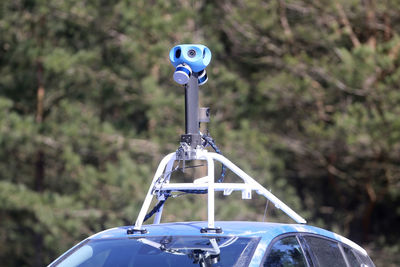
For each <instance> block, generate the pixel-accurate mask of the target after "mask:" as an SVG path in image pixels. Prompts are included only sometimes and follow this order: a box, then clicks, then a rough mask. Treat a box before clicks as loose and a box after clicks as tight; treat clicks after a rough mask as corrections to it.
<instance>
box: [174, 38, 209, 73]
mask: <svg viewBox="0 0 400 267" xmlns="http://www.w3.org/2000/svg"><path fill="white" fill-rule="evenodd" d="M169 59H170V60H171V63H172V65H174V67H175V68H176V67H177V66H178V65H180V64H187V65H189V67H190V68H191V69H192V71H193V72H200V71H202V70H204V69H205V68H206V67H207V66H208V64H210V61H211V51H210V49H208V47H207V46H205V45H201V44H181V45H177V46H175V47H173V48H172V49H171V51H170V52H169Z"/></svg>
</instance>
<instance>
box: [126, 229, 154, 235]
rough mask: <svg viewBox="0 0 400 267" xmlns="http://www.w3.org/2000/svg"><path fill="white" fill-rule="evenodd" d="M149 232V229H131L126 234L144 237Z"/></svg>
mask: <svg viewBox="0 0 400 267" xmlns="http://www.w3.org/2000/svg"><path fill="white" fill-rule="evenodd" d="M148 232H149V231H147V229H135V228H129V229H128V230H126V233H127V234H128V235H133V234H136V233H139V234H142V235H144V234H147V233H148Z"/></svg>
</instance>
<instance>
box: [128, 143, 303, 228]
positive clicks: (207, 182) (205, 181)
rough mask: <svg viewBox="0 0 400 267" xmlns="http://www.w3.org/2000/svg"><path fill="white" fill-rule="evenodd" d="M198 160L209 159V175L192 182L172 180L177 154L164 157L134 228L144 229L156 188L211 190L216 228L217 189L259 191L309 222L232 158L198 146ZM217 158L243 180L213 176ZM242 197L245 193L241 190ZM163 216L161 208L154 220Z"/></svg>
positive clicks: (296, 218) (211, 214)
mask: <svg viewBox="0 0 400 267" xmlns="http://www.w3.org/2000/svg"><path fill="white" fill-rule="evenodd" d="M196 159H197V160H206V161H207V176H206V177H202V178H200V179H197V181H195V182H193V183H170V182H169V180H170V177H171V170H172V168H173V166H174V162H175V160H176V153H175V152H173V153H170V154H168V155H167V156H165V157H164V158H163V159H162V160H161V162H160V164H159V165H158V168H157V171H156V174H155V175H154V178H153V181H152V183H151V186H150V189H149V191H148V192H147V195H146V198H145V201H144V203H143V205H142V208H141V210H140V213H139V216H138V217H137V220H136V223H135V227H134V228H135V229H136V230H141V228H142V224H143V220H144V218H145V216H146V213H147V211H148V209H149V207H150V204H151V200H152V198H153V196H154V195H156V193H157V191H161V190H162V191H166V190H170V191H184V190H206V189H207V190H208V192H207V193H208V199H207V204H208V210H207V215H208V228H215V223H214V221H215V217H214V208H215V207H214V201H215V200H214V195H215V191H224V194H226V195H229V194H230V193H232V191H242V192H245V193H246V194H244V198H251V195H250V197H247V192H251V191H253V190H254V191H256V192H257V194H259V195H262V196H264V197H265V198H267V199H269V201H271V202H272V203H274V205H275V206H276V207H277V208H278V209H281V210H282V211H283V212H284V213H286V214H287V215H288V216H289V217H290V218H292V219H293V220H294V221H296V222H297V223H306V220H305V219H304V218H302V217H301V216H300V215H298V214H297V213H296V212H295V211H293V210H292V209H291V208H289V207H288V206H287V205H286V204H285V203H283V202H282V201H281V200H280V199H278V198H277V197H276V196H274V195H273V194H272V193H271V192H270V191H268V190H267V189H265V188H264V187H263V186H262V185H261V184H259V183H258V182H257V181H256V180H254V179H253V178H252V177H250V176H249V175H248V174H246V173H245V172H244V171H242V170H241V169H240V168H239V167H237V166H236V165H235V164H233V163H232V162H231V161H230V160H228V159H227V158H225V157H224V156H222V155H220V154H217V153H213V152H208V151H207V150H202V149H198V150H197V151H196ZM214 160H216V161H219V162H220V163H222V164H224V165H225V166H226V167H227V168H228V169H230V170H231V171H232V172H234V173H235V174H236V175H238V176H239V177H240V178H241V179H242V180H243V182H244V183H215V180H214V179H215V177H214ZM163 174H164V175H165V177H163V181H160V177H162V175H163ZM242 197H243V193H242ZM161 215H162V207H161V208H160V210H159V212H157V213H156V216H155V219H154V223H155V224H158V223H160V221H161Z"/></svg>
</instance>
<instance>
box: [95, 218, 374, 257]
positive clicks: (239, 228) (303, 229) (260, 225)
mask: <svg viewBox="0 0 400 267" xmlns="http://www.w3.org/2000/svg"><path fill="white" fill-rule="evenodd" d="M216 225H217V226H218V227H221V228H222V230H223V232H222V233H221V234H215V233H200V229H201V228H203V227H207V222H174V223H161V224H150V225H144V228H145V229H146V230H147V231H148V233H147V234H140V233H137V234H130V235H128V234H127V230H128V229H129V228H131V226H121V227H116V228H111V229H108V230H105V231H102V232H100V233H97V234H95V235H93V236H91V237H90V239H105V238H126V237H128V236H130V237H133V236H139V237H145V236H166V235H176V236H178V235H179V236H204V235H214V236H215V235H221V236H243V237H259V238H261V240H262V243H263V244H266V245H268V244H270V242H271V241H272V240H273V239H274V238H275V237H277V236H279V235H282V234H287V233H310V234H316V235H320V236H323V237H327V238H331V239H334V240H337V241H339V242H342V243H345V244H347V245H348V246H350V247H352V248H354V249H356V250H357V251H359V252H361V253H362V254H364V255H367V252H366V251H365V250H364V249H363V248H361V247H360V246H359V245H357V244H356V243H354V242H352V241H351V240H349V239H347V238H345V237H343V236H341V235H338V234H335V233H333V232H330V231H327V230H324V229H321V228H318V227H315V226H310V225H305V224H284V223H268V222H244V221H217V222H216ZM266 248H267V247H265V248H264V249H266Z"/></svg>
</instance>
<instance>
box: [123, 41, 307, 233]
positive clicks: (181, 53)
mask: <svg viewBox="0 0 400 267" xmlns="http://www.w3.org/2000/svg"><path fill="white" fill-rule="evenodd" d="M169 58H170V61H171V63H172V65H173V66H174V67H175V72H174V75H173V78H174V80H175V81H176V82H177V83H178V84H181V85H184V88H185V134H183V135H181V138H180V147H179V148H178V150H177V151H176V152H173V153H170V154H168V155H167V156H165V157H164V158H163V159H162V160H161V162H160V164H159V166H158V168H157V171H156V173H155V175H154V178H153V181H152V183H151V185H150V188H149V191H148V193H147V195H146V198H145V201H144V203H143V205H142V208H141V210H140V212H139V215H138V217H137V219H136V223H135V225H134V227H133V228H130V229H128V234H136V233H139V234H145V233H146V232H147V231H146V229H145V228H144V226H143V223H144V222H145V221H146V220H147V219H149V218H150V217H152V216H153V215H154V214H155V218H154V224H159V223H160V222H161V216H162V211H163V207H164V204H165V202H166V200H167V199H168V198H169V197H170V196H172V194H181V193H187V194H207V206H208V211H207V217H208V224H207V226H208V227H206V228H203V229H201V232H202V233H221V232H222V229H221V228H219V227H218V226H216V225H215V219H214V201H215V197H214V195H215V194H214V193H215V191H221V192H223V193H224V195H226V196H228V195H230V194H231V193H232V192H233V191H241V192H242V199H251V197H252V192H253V191H254V192H256V193H257V194H259V195H262V196H264V197H265V198H267V199H268V200H269V201H271V202H272V203H273V204H274V205H275V206H276V207H277V208H278V209H281V210H282V211H283V212H284V213H286V214H287V215H288V216H289V217H290V218H292V219H293V220H294V221H296V222H297V223H306V220H305V219H303V218H302V217H301V216H300V215H298V214H297V213H296V212H295V211H293V210H292V209H291V208H290V207H288V206H287V205H286V204H285V203H283V202H282V201H281V200H280V199H278V198H277V197H276V196H274V195H273V194H272V193H271V192H270V191H268V190H267V189H266V188H264V187H263V186H262V185H261V184H259V183H258V182H257V181H256V180H254V179H253V178H252V177H250V176H249V175H248V174H246V173H245V172H244V171H242V170H241V169H240V168H239V167H237V166H236V165H235V164H233V163H232V162H231V161H230V160H228V159H227V158H225V157H224V156H223V155H222V154H221V152H220V150H219V149H218V147H217V146H216V145H215V142H214V140H213V139H212V138H211V137H210V136H209V135H206V134H202V133H201V132H200V123H201V122H209V120H210V115H209V113H210V110H209V109H208V108H199V85H203V84H204V83H206V82H207V79H208V78H207V73H206V70H205V69H206V67H207V66H208V64H209V63H210V61H211V51H210V49H208V48H207V47H206V46H204V45H201V44H182V45H177V46H175V47H173V48H172V49H171V51H170V53H169ZM208 145H209V146H211V147H212V148H213V149H214V150H215V152H216V153H214V152H209V151H207V149H206V146H208ZM191 160H199V161H205V162H206V164H205V165H206V166H207V175H206V176H205V177H201V178H198V179H195V180H194V181H193V182H192V183H171V182H170V178H171V173H172V172H174V171H175V170H177V167H175V168H174V165H175V162H176V161H183V163H184V162H185V161H191ZM215 161H217V162H220V163H221V164H222V170H221V175H220V178H219V179H218V180H217V181H215V173H214V162H215ZM178 166H179V165H178ZM227 169H229V170H231V171H232V172H233V173H235V174H236V175H237V176H238V177H239V178H240V179H241V180H242V182H241V183H226V182H224V176H225V172H226V170H227ZM154 196H155V197H156V198H157V200H158V203H157V204H156V206H155V207H154V208H153V209H152V210H151V211H150V212H148V210H149V208H150V205H151V201H152V199H153V197H154Z"/></svg>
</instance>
